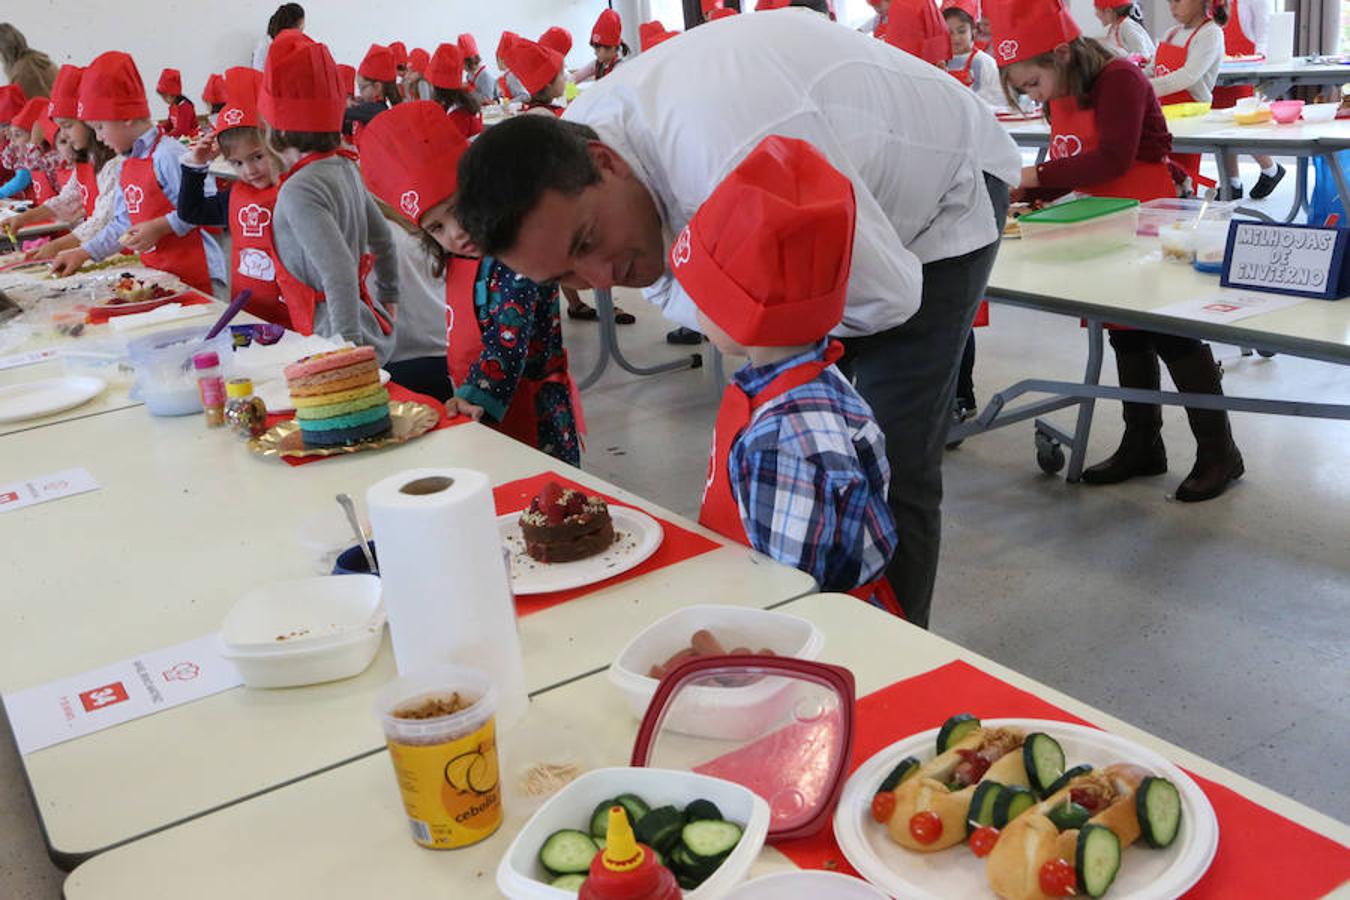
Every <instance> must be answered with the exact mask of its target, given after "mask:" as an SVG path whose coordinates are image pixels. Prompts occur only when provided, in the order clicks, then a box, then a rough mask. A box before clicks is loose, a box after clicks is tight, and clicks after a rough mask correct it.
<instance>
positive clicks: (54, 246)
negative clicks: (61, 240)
mask: <svg viewBox="0 0 1350 900" xmlns="http://www.w3.org/2000/svg"><path fill="white" fill-rule="evenodd" d="M60 252H61V245H60V244H58V243H56V242H55V241H48V242H47V243H45V244H43V245H42V246H41V247H38V248H37V249H36V250H29V251H28V252H27V253H26V254H24V259H53V258H55V257H56V255H57V254H58V253H60Z"/></svg>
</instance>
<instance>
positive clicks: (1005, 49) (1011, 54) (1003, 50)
mask: <svg viewBox="0 0 1350 900" xmlns="http://www.w3.org/2000/svg"><path fill="white" fill-rule="evenodd" d="M1019 46H1020V45H1019V44H1018V43H1017V41H1013V40H1007V41H1000V42H999V45H998V55H999V56H1001V57H1003V58H1004V59H1015V58H1016V57H1017V51H1018V49H1019Z"/></svg>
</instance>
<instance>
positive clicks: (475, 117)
mask: <svg viewBox="0 0 1350 900" xmlns="http://www.w3.org/2000/svg"><path fill="white" fill-rule="evenodd" d="M446 115H448V116H449V117H450V121H451V122H454V123H455V127H456V128H458V129H459V131H460V133H461V134H463V135H464V138H465V140H467V139H469V138H471V137H473V136H474V135H476V134H482V133H483V114H482V113H471V112H469V111H468V110H467V109H463V108H462V107H456V108H455V109H452V110H450V112H448V113H447V114H446Z"/></svg>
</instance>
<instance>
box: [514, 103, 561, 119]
mask: <svg viewBox="0 0 1350 900" xmlns="http://www.w3.org/2000/svg"><path fill="white" fill-rule="evenodd" d="M532 109H543V110H547V111H548V112H551V113H553V114H554V115H555V116H561V115H562V114H563V108H562V107H561V106H554V105H553V104H552V103H526V104H525V105H524V106H523V107H522V108H521V112H529V111H530V110H532Z"/></svg>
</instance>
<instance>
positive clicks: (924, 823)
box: [909, 811, 942, 844]
mask: <svg viewBox="0 0 1350 900" xmlns="http://www.w3.org/2000/svg"><path fill="white" fill-rule="evenodd" d="M909 833H910V834H911V835H913V837H914V840H916V841H918V842H919V843H920V844H931V843H933V842H934V841H936V840H937V839H938V838H940V837H942V819H941V818H939V817H938V814H937V813H935V812H931V811H929V812H920V813H915V814H914V815H912V816H910V817H909Z"/></svg>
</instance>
